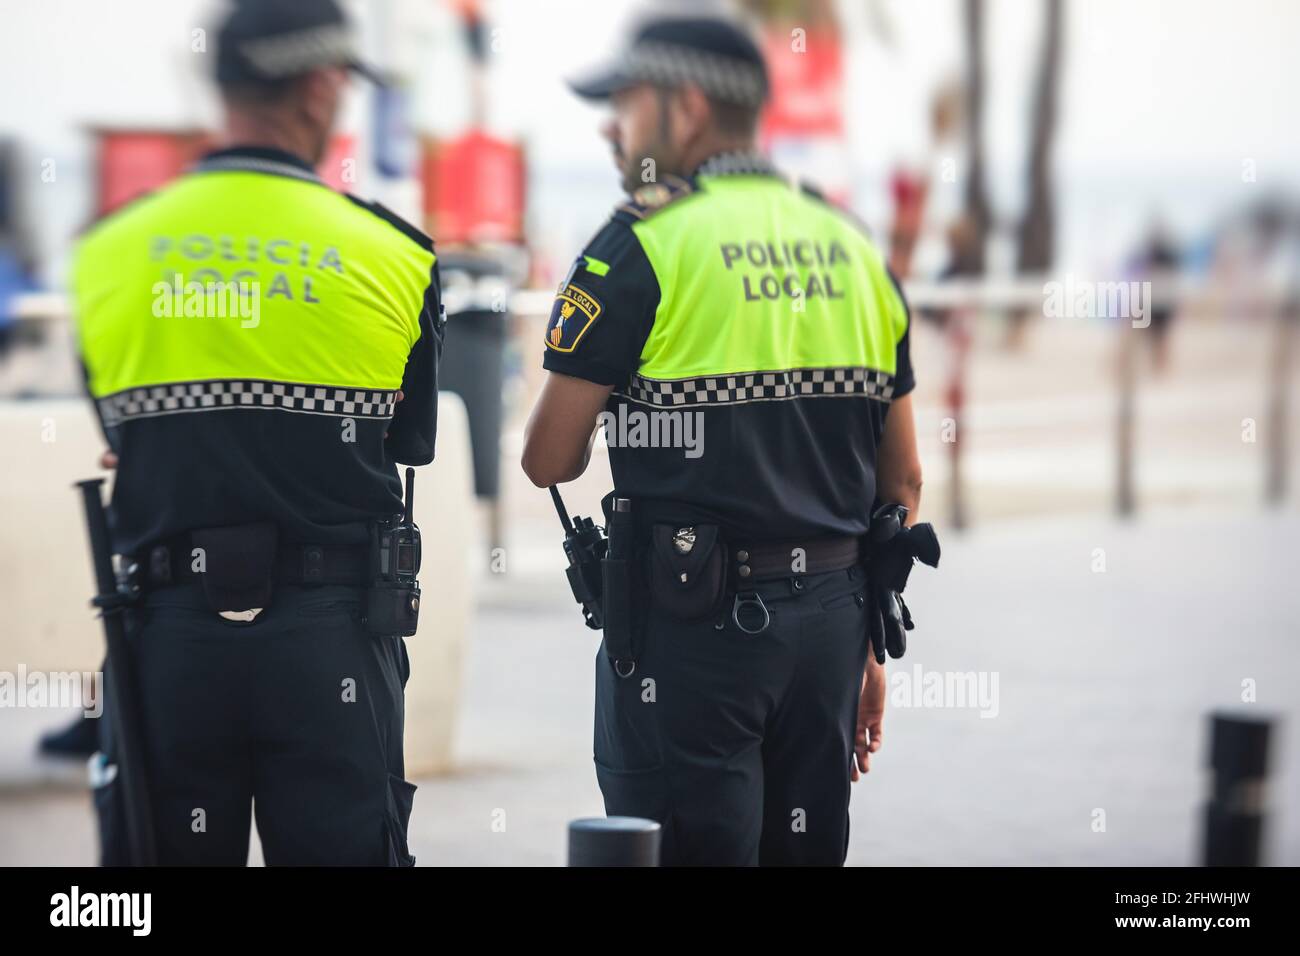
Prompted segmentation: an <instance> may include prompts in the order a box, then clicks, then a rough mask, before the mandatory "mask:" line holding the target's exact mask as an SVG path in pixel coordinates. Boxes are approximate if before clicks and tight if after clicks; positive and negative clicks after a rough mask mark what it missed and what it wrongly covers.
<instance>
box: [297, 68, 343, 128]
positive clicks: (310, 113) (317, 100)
mask: <svg viewBox="0 0 1300 956" xmlns="http://www.w3.org/2000/svg"><path fill="white" fill-rule="evenodd" d="M347 83H348V71H347V69H346V68H344V67H327V68H324V69H319V70H312V71H311V72H310V73H307V74H305V75H303V76H302V77H300V78H299V79H298V102H299V103H301V104H302V110H303V112H304V113H305V114H306V118H307V120H308V122H310V123H311V125H312V127H313V128H314V129H318V130H325V131H326V132H328V131H329V130H330V129H331V128H333V126H334V120H335V119H336V118H337V116H338V112H339V106H340V104H341V103H342V102H343V91H344V89H345V88H346V87H347Z"/></svg>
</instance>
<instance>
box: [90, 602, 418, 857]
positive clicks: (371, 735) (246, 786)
mask: <svg viewBox="0 0 1300 956" xmlns="http://www.w3.org/2000/svg"><path fill="white" fill-rule="evenodd" d="M363 595H364V592H363V591H362V590H361V589H359V588H352V587H342V586H325V587H314V588H306V587H290V586H279V587H277V588H276V592H275V596H274V599H273V601H272V606H271V607H269V608H267V609H266V610H264V611H263V612H262V613H261V614H259V615H258V616H257V618H256V620H254V621H252V622H249V623H234V622H230V621H226V620H224V619H222V618H221V617H219V616H218V615H217V614H216V613H215V612H213V611H211V610H210V609H209V608H208V605H207V603H206V601H205V600H204V598H203V596H202V594H201V592H200V591H199V590H198V589H197V588H193V587H189V586H184V587H174V588H166V589H162V590H159V591H155V592H153V593H151V594H149V595H147V596H146V597H145V599H144V602H143V604H142V606H140V607H139V608H138V609H137V610H134V611H132V612H131V613H130V615H129V617H130V621H129V631H128V635H129V638H128V639H129V642H130V647H131V651H132V655H133V660H134V663H135V669H136V675H137V680H138V683H139V697H140V700H139V701H138V702H137V704H138V706H139V708H140V712H141V718H142V719H141V725H142V728H143V730H142V736H143V738H144V740H143V746H144V751H145V764H146V768H147V773H148V779H149V783H150V788H151V791H152V793H151V797H152V801H153V811H154V826H155V830H156V835H157V843H158V855H159V862H160V863H163V864H197V865H218V866H220V865H227V866H229V865H243V864H245V863H246V862H247V857H248V844H249V826H250V820H251V817H252V815H253V812H254V811H255V812H256V817H257V832H258V836H259V837H260V839H261V843H262V850H263V854H264V856H265V859H266V862H267V864H268V865H281V864H288V865H325V864H341V865H363V866H364V865H372V866H406V865H411V864H413V863H414V862H415V860H414V858H413V857H412V856H411V855H410V853H409V852H408V849H407V839H406V834H407V825H408V822H409V818H410V813H411V804H412V799H413V797H414V794H415V789H416V788H415V786H414V785H413V784H410V783H408V782H407V781H406V780H405V775H404V769H403V761H402V721H403V692H404V689H405V685H406V680H407V678H408V676H409V671H410V663H409V659H408V657H407V653H406V646H405V644H404V643H403V640H402V638H400V637H396V636H394V637H376V636H373V635H370V634H368V633H366V631H365V629H364V628H363V627H362V625H361V624H360V615H361V610H362V607H363ZM105 706H106V708H111V707H113V706H114V702H113V701H112V700H108V701H106V705H105ZM108 725H109V722H108V721H107V720H103V721H101V733H103V732H104V731H106V730H107V728H108ZM109 736H111V735H109ZM106 753H107V754H108V755H109V757H110V759H113V758H114V756H115V751H114V747H113V745H112V741H111V740H109V741H106ZM120 799H121V795H120V793H118V792H117V789H116V787H115V786H114V785H113V784H109V785H107V786H105V787H101V788H99V789H98V790H97V791H96V793H95V800H96V805H97V809H98V811H99V817H100V830H101V843H102V849H103V862H104V863H105V864H106V865H113V864H115V863H119V862H122V860H123V859H124V857H123V855H122V854H123V852H124V849H125V843H124V837H125V833H124V829H123V825H122V816H121V807H120V806H119V805H118V802H119V801H120Z"/></svg>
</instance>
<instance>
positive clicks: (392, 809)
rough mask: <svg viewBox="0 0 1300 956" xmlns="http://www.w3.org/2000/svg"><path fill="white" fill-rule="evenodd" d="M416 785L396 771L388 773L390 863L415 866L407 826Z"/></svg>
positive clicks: (409, 820)
mask: <svg viewBox="0 0 1300 956" xmlns="http://www.w3.org/2000/svg"><path fill="white" fill-rule="evenodd" d="M416 789H417V788H416V786H415V784H413V783H408V782H407V781H405V780H403V779H402V778H401V777H399V776H397V774H395V773H390V774H389V775H388V865H389V866H415V857H413V856H412V855H411V851H410V849H409V848H408V846H407V828H408V827H409V826H410V823H411V806H412V804H413V803H414V802H415V791H416Z"/></svg>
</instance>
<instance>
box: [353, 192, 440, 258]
mask: <svg viewBox="0 0 1300 956" xmlns="http://www.w3.org/2000/svg"><path fill="white" fill-rule="evenodd" d="M343 195H344V196H346V197H347V198H348V199H349V200H350V201H351V202H352V203H353V205H357V206H360V207H361V208H362V209H364V210H366V211H367V212H370V213H373V214H374V215H376V216H378V217H379V218H380V219H382V220H384V222H386V223H388V224H389V225H390V226H392V227H393V228H394V229H396V230H397V231H398V232H400V233H402V234H403V235H404V236H406V238H408V239H410V240H411V241H412V242H414V243H416V244H417V245H418V246H419V247H420V248H421V249H423V250H424V251H425V252H433V240H432V239H431V238H430V237H429V235H428V233H426V232H425V231H424V230H423V229H421V228H420V227H418V226H415V225H412V224H411V223H409V222H407V221H406V220H405V219H403V218H402V217H401V216H399V215H398V214H397V213H395V212H393V211H392V210H391V209H389V208H388V207H387V206H385V205H384V204H383V203H378V202H367V201H366V200H364V199H360V198H358V197H357V196H354V195H352V194H351V193H344V194H343Z"/></svg>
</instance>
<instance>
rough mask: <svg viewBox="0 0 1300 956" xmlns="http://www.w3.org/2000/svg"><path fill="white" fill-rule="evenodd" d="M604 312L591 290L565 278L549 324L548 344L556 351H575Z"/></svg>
mask: <svg viewBox="0 0 1300 956" xmlns="http://www.w3.org/2000/svg"><path fill="white" fill-rule="evenodd" d="M603 311H604V306H603V305H601V303H600V300H599V299H597V298H596V297H595V296H594V295H592V294H591V293H590V292H589V291H588V290H586V289H584V288H582V286H579V285H574V283H573V281H572V280H571V279H570V280H565V282H564V284H563V285H561V286H560V290H559V291H558V292H557V293H556V294H555V304H554V305H553V306H552V307H551V320H550V321H549V322H547V323H546V347H547V348H548V349H550V350H551V351H553V352H572V351H573V350H574V349H576V348H577V347H578V343H579V342H581V341H582V337H583V336H584V335H586V334H587V330H588V329H589V328H591V327H592V325H594V324H595V322H596V320H597V319H598V318H600V314H601V312H603Z"/></svg>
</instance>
